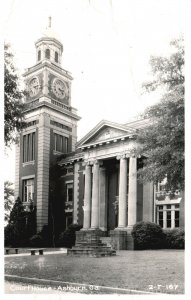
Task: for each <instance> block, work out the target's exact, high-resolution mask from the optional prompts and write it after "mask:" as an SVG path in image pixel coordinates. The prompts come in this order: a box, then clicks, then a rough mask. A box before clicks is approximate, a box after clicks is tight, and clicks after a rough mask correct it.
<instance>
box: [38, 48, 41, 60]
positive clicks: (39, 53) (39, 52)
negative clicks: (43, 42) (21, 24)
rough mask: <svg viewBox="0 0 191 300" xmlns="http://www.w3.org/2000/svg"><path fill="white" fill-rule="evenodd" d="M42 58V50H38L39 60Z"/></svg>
mask: <svg viewBox="0 0 191 300" xmlns="http://www.w3.org/2000/svg"><path fill="white" fill-rule="evenodd" d="M39 60H41V51H40V50H39V51H38V61H39Z"/></svg>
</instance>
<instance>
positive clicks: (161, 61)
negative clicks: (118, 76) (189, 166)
mask: <svg viewBox="0 0 191 300" xmlns="http://www.w3.org/2000/svg"><path fill="white" fill-rule="evenodd" d="M171 46H172V47H173V48H174V51H173V53H172V54H171V55H170V56H169V57H151V60H150V64H151V68H152V73H153V76H154V79H153V80H152V81H149V82H146V83H144V84H143V88H144V90H145V91H146V92H152V91H155V90H157V89H159V88H160V89H162V90H163V94H162V98H161V101H160V102H159V103H157V104H156V105H153V106H151V107H149V108H147V109H146V111H145V113H144V115H143V117H144V118H149V119H150V123H149V126H147V127H146V128H144V129H142V130H140V131H139V133H138V137H137V141H138V143H139V145H140V146H139V148H138V153H139V154H141V155H145V156H146V157H147V158H146V159H145V160H144V166H143V168H142V169H141V170H139V172H138V173H139V176H140V179H141V180H142V181H143V182H146V181H154V183H157V182H160V181H162V180H163V179H164V178H167V188H168V189H183V188H184V47H183V38H182V37H181V38H180V39H178V40H174V41H172V42H171Z"/></svg>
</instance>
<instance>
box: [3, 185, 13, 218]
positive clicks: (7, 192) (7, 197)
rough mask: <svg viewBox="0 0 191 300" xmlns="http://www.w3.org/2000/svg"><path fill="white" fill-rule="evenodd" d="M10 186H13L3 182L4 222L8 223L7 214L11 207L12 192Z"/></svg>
mask: <svg viewBox="0 0 191 300" xmlns="http://www.w3.org/2000/svg"><path fill="white" fill-rule="evenodd" d="M12 185H13V184H12V182H10V181H5V182H4V212H5V215H4V221H8V219H9V212H10V210H11V208H12V205H13V196H14V190H13V188H12Z"/></svg>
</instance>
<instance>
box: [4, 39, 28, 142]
mask: <svg viewBox="0 0 191 300" xmlns="http://www.w3.org/2000/svg"><path fill="white" fill-rule="evenodd" d="M4 95H5V100H4V101H5V108H4V114H5V117H4V131H5V136H4V140H5V146H6V147H9V146H10V144H11V143H14V142H16V140H17V139H16V133H17V132H20V131H21V129H22V128H23V127H24V124H25V122H24V115H23V112H24V103H23V101H22V99H23V97H24V95H25V92H23V91H20V90H19V78H18V76H17V74H16V69H15V67H14V64H13V54H12V53H11V51H10V45H8V44H5V45H4Z"/></svg>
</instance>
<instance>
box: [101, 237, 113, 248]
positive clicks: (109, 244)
mask: <svg viewBox="0 0 191 300" xmlns="http://www.w3.org/2000/svg"><path fill="white" fill-rule="evenodd" d="M100 240H101V241H102V243H104V244H106V245H107V246H110V247H112V243H111V237H110V236H102V237H101V238H100Z"/></svg>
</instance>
